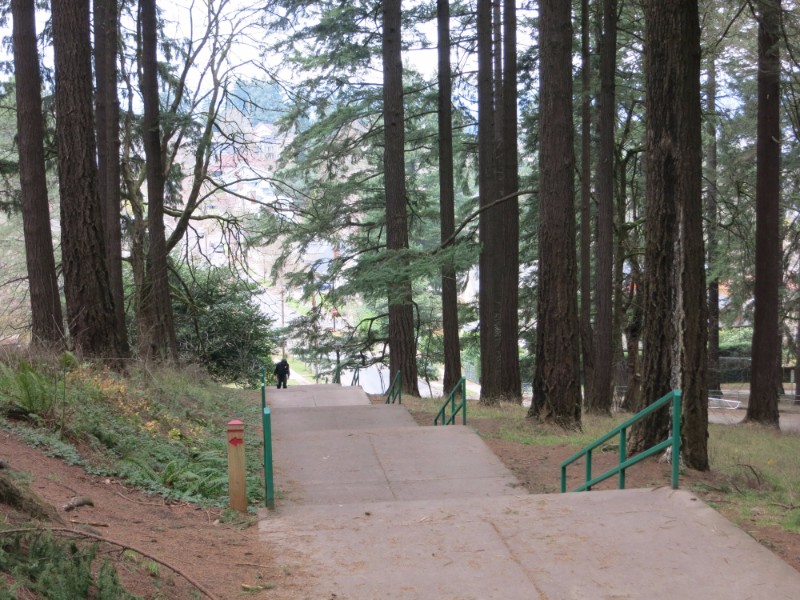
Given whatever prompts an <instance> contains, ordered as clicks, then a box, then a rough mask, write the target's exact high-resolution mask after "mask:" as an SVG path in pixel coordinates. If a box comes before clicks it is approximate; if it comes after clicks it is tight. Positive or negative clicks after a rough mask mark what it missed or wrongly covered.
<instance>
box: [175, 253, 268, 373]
mask: <svg viewBox="0 0 800 600" xmlns="http://www.w3.org/2000/svg"><path fill="white" fill-rule="evenodd" d="M179 274H180V277H181V280H182V281H181V282H182V285H181V286H180V288H179V290H180V293H179V294H178V295H177V297H176V298H175V301H174V303H173V311H174V316H175V329H176V332H177V336H178V345H179V348H180V351H181V355H182V358H183V360H185V361H187V362H197V363H200V364H201V365H203V366H204V367H205V368H207V369H208V372H209V373H211V375H212V376H213V377H214V378H215V379H217V380H219V381H223V382H226V383H236V384H240V385H245V386H250V387H256V386H257V385H258V384H259V376H260V375H259V369H260V366H261V365H263V364H265V363H266V362H268V361H269V359H270V355H271V354H272V350H273V348H274V346H275V340H274V333H273V331H272V329H271V325H272V321H271V320H270V319H269V318H268V317H266V316H265V315H264V314H263V313H262V312H261V310H260V307H259V306H258V303H257V302H256V295H257V294H258V293H259V292H260V291H261V290H260V289H259V287H258V286H257V285H256V284H254V283H248V282H246V281H242V280H241V279H239V278H237V277H235V276H234V275H233V274H232V273H231V272H230V271H229V270H227V269H217V268H213V267H211V268H207V269H197V270H192V269H189V268H187V267H184V268H183V269H182V270H180V271H179Z"/></svg>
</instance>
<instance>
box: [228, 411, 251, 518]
mask: <svg viewBox="0 0 800 600" xmlns="http://www.w3.org/2000/svg"><path fill="white" fill-rule="evenodd" d="M228 495H229V496H230V499H231V500H230V504H231V508H232V509H234V510H238V511H239V512H243V513H246V512H247V488H246V485H245V462H244V423H242V422H241V421H235V420H234V421H229V422H228Z"/></svg>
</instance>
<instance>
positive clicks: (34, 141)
mask: <svg viewBox="0 0 800 600" xmlns="http://www.w3.org/2000/svg"><path fill="white" fill-rule="evenodd" d="M11 13H12V19H13V41H14V78H15V80H16V98H17V132H18V136H17V140H18V144H19V171H20V187H21V199H22V228H23V233H24V236H25V261H26V265H27V267H28V289H29V291H30V299H31V341H32V343H33V344H35V345H42V346H55V347H60V346H63V344H64V317H63V315H62V313H61V298H60V296H59V292H58V279H57V278H56V264H55V257H54V255H53V236H52V231H51V229H50V205H49V204H48V201H47V175H46V172H45V164H44V123H43V117H42V82H41V76H40V75H39V55H38V52H37V49H36V7H35V6H34V1H33V0H12V2H11Z"/></svg>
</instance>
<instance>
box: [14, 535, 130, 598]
mask: <svg viewBox="0 0 800 600" xmlns="http://www.w3.org/2000/svg"><path fill="white" fill-rule="evenodd" d="M96 554H97V545H96V544H93V545H91V546H81V545H78V544H77V543H76V542H75V541H65V540H61V539H58V538H54V537H53V536H52V535H50V534H49V533H47V532H42V531H32V532H25V533H14V534H11V535H8V536H4V537H3V544H2V545H1V546H0V573H3V574H4V575H6V576H8V578H9V579H10V580H12V581H13V584H11V585H10V589H8V590H6V591H0V598H15V597H28V596H34V597H36V598H42V599H44V600H75V598H98V599H100V598H102V599H108V600H111V599H112V598H113V599H115V600H133V599H135V598H137V596H134V595H132V594H129V593H128V592H127V591H126V590H125V589H124V588H123V587H122V585H121V584H120V582H119V578H118V577H117V572H116V569H115V568H114V567H113V566H112V565H111V564H110V563H108V562H107V561H103V563H102V565H101V566H100V569H99V571H98V575H97V578H95V577H94V576H93V575H92V566H93V564H94V562H95V559H96ZM3 579H5V578H3ZM23 590H24V592H23ZM15 593H16V595H11V594H15ZM6 594H7V595H6Z"/></svg>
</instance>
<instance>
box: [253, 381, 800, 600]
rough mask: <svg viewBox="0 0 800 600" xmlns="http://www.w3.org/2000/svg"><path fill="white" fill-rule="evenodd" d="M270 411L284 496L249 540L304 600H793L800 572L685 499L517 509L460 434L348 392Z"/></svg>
mask: <svg viewBox="0 0 800 600" xmlns="http://www.w3.org/2000/svg"><path fill="white" fill-rule="evenodd" d="M267 402H268V404H269V405H270V406H271V407H272V415H273V436H274V440H273V451H274V456H275V464H276V485H277V487H278V489H279V490H280V492H281V494H282V495H281V496H280V497H279V498H278V501H277V510H275V511H269V512H268V511H266V510H264V511H263V512H262V513H261V514H260V517H261V520H260V531H261V536H262V539H263V540H264V541H265V543H269V544H271V545H273V546H275V547H276V548H277V549H278V550H279V554H281V555H282V556H284V557H286V558H285V561H286V563H285V566H286V568H288V569H291V568H292V566H293V561H300V562H304V563H306V564H312V565H314V567H313V571H314V573H315V576H314V578H313V579H312V580H311V581H310V582H309V589H308V592H307V595H304V596H302V597H303V598H309V599H314V600H318V599H336V600H340V599H352V600H362V599H363V600H371V599H384V598H386V599H394V598H402V599H409V600H410V599H428V598H430V599H434V600H435V599H443V600H444V599H475V600H479V599H490V598H497V599H503V600H514V599H517V598H519V599H523V598H524V599H531V598H534V599H535V598H538V599H542V600H544V599H548V600H556V599H565V600H566V599H586V600H589V599H592V600H594V599H609V600H610V599H622V598H627V599H638V598H642V599H645V598H647V599H661V598H663V599H668V598H669V599H673V598H684V599H692V598H697V599H703V600H705V599H717V598H718V599H720V600H722V599H726V600H728V599H745V598H753V599H761V598H765V599H766V598H768V599H770V600H772V599H783V598H786V599H788V598H794V599H796V598H799V597H800V573H798V572H797V571H795V570H794V569H792V568H791V567H789V566H788V565H787V564H786V563H784V562H783V561H781V560H780V559H779V558H777V557H775V556H774V555H773V554H772V553H771V552H769V551H768V550H767V549H765V548H764V547H762V546H761V545H760V544H758V543H757V542H755V541H754V540H753V539H752V538H750V537H749V536H748V535H747V534H745V533H744V532H742V531H741V530H740V529H738V528H737V527H735V526H733V525H731V524H730V523H729V522H728V521H727V520H725V519H724V518H722V517H721V516H720V515H719V514H717V513H716V512H715V511H714V510H712V509H711V508H709V507H708V506H706V505H705V504H704V503H703V502H701V501H700V500H699V499H697V498H696V497H695V496H694V495H693V494H691V493H689V492H687V491H684V490H678V491H673V490H670V489H664V488H660V489H655V490H626V491H610V492H590V493H582V494H563V495H528V494H527V493H526V492H525V490H524V489H523V488H521V487H519V484H518V482H517V481H516V479H515V478H514V476H513V474H512V473H510V472H509V471H508V470H507V469H506V468H505V467H504V466H503V464H502V463H500V461H499V460H498V459H497V457H496V456H495V455H494V454H493V453H492V452H491V451H489V449H488V448H487V447H486V446H485V444H484V443H483V441H482V440H481V439H480V438H479V437H478V436H477V435H476V434H475V433H473V432H472V431H471V430H470V429H468V428H464V427H461V426H450V427H419V426H417V425H416V424H415V423H414V421H413V420H412V419H411V418H410V416H409V415H408V413H407V412H406V411H405V409H404V408H403V407H401V406H371V405H370V404H369V401H368V400H367V398H366V396H365V395H364V394H363V392H360V390H358V389H357V388H355V389H354V388H340V387H339V386H333V385H330V386H294V387H292V386H290V387H289V389H288V390H280V391H278V390H271V391H268V394H267ZM298 553H300V555H301V556H300V557H298Z"/></svg>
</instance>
